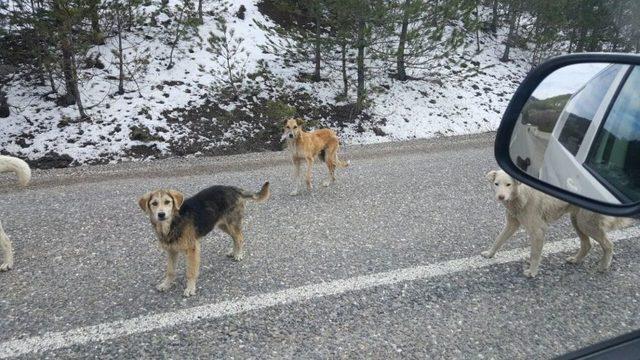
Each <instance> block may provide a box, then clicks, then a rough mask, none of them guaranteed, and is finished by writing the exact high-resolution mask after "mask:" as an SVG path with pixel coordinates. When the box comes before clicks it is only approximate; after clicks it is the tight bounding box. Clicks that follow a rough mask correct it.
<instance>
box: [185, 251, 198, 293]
mask: <svg viewBox="0 0 640 360" xmlns="http://www.w3.org/2000/svg"><path fill="white" fill-rule="evenodd" d="M199 273H200V242H199V241H196V242H195V246H194V247H192V248H190V249H187V288H186V289H184V296H187V297H189V296H192V295H195V294H196V281H197V280H198V274H199Z"/></svg>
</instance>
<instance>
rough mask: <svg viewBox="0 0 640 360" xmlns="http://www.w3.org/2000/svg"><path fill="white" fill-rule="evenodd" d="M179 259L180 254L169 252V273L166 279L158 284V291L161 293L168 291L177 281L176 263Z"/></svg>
mask: <svg viewBox="0 0 640 360" xmlns="http://www.w3.org/2000/svg"><path fill="white" fill-rule="evenodd" d="M177 259H178V252H177V251H174V250H167V272H166V274H165V276H164V279H163V280H162V282H161V283H160V284H158V286H157V289H158V290H160V291H167V290H169V289H170V288H171V287H172V286H173V283H174V281H175V280H176V261H177Z"/></svg>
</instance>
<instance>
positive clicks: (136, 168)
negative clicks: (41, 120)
mask: <svg viewBox="0 0 640 360" xmlns="http://www.w3.org/2000/svg"><path fill="white" fill-rule="evenodd" d="M494 139H495V132H487V133H481V134H473V135H461V136H450V137H438V138H431V139H420V140H410V141H399V142H387V143H378V144H367V145H347V146H344V147H343V148H342V149H341V150H340V153H342V154H344V155H343V157H344V158H345V159H346V160H354V159H355V160H357V159H370V158H376V157H384V156H398V155H404V154H411V153H421V152H422V153H425V152H427V153H436V152H443V151H451V150H458V149H465V148H483V147H488V146H491V145H492V144H493V141H494ZM289 161H290V160H289V158H288V156H287V154H286V152H285V151H274V152H262V153H246V154H238V155H226V156H212V157H172V158H166V159H160V160H151V161H139V162H138V161H136V162H133V161H132V162H123V163H117V164H108V165H87V166H78V167H72V168H63V169H48V170H37V169H35V170H33V174H32V181H31V183H30V184H29V186H27V187H26V189H34V188H44V187H54V186H61V185H67V184H77V183H90V182H102V181H107V180H113V179H131V178H138V177H142V178H159V177H184V176H193V175H204V174H208V173H211V172H212V169H215V172H241V171H249V170H254V169H260V168H264V167H268V166H274V165H281V164H286V163H288V162H289ZM9 191H16V185H15V183H14V179H13V177H12V175H11V176H10V175H4V174H3V175H1V176H0V193H6V192H9Z"/></svg>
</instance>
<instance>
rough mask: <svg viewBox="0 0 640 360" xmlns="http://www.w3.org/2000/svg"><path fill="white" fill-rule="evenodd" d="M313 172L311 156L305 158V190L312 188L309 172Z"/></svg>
mask: <svg viewBox="0 0 640 360" xmlns="http://www.w3.org/2000/svg"><path fill="white" fill-rule="evenodd" d="M312 172H313V158H312V157H308V158H307V175H306V177H305V181H306V183H307V190H308V191H311V190H312V189H313V185H312V184H311V173H312Z"/></svg>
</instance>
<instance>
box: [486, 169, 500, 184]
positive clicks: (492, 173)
mask: <svg viewBox="0 0 640 360" xmlns="http://www.w3.org/2000/svg"><path fill="white" fill-rule="evenodd" d="M497 174H498V172H497V171H495V170H491V171H489V172H488V173H487V176H486V177H487V180H489V182H493V181H494V180H495V179H496V175H497Z"/></svg>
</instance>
